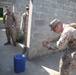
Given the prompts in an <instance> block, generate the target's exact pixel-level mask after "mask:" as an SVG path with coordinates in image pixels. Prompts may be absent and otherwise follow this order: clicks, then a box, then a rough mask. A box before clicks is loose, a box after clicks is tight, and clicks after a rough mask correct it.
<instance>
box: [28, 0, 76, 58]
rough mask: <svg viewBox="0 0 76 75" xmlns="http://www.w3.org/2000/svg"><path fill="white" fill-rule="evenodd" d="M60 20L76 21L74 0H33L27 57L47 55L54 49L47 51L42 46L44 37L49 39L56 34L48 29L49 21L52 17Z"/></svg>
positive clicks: (75, 3)
mask: <svg viewBox="0 0 76 75" xmlns="http://www.w3.org/2000/svg"><path fill="white" fill-rule="evenodd" d="M55 18H57V19H59V20H60V21H62V22H65V23H70V22H76V2H75V0H33V12H32V24H31V41H30V48H29V52H28V58H30V59H31V58H35V57H39V56H43V55H48V54H51V53H53V52H54V51H51V50H50V51H48V50H47V49H46V48H44V47H43V46H42V41H43V40H44V39H49V40H51V39H52V38H54V37H56V36H57V35H56V34H55V33H54V34H53V33H52V32H51V31H50V27H49V23H50V22H51V21H52V20H53V19H55Z"/></svg>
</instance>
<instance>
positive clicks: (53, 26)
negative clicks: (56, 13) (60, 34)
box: [49, 19, 60, 30]
mask: <svg viewBox="0 0 76 75" xmlns="http://www.w3.org/2000/svg"><path fill="white" fill-rule="evenodd" d="M59 22H60V21H59V20H58V19H54V20H53V21H51V23H50V25H49V26H50V27H51V30H54V29H55V27H56V26H57V24H58V23H59Z"/></svg>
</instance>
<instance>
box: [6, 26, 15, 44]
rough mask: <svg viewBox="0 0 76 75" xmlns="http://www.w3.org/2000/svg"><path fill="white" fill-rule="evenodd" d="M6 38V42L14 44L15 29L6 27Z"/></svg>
mask: <svg viewBox="0 0 76 75" xmlns="http://www.w3.org/2000/svg"><path fill="white" fill-rule="evenodd" d="M6 36H7V41H8V42H10V41H11V39H12V41H13V43H16V39H15V29H14V28H11V27H6Z"/></svg>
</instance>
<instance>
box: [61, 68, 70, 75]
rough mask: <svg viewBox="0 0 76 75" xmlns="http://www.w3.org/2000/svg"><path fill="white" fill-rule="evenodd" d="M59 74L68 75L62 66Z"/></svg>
mask: <svg viewBox="0 0 76 75" xmlns="http://www.w3.org/2000/svg"><path fill="white" fill-rule="evenodd" d="M60 75H69V71H68V70H66V69H63V68H62V69H61V73H60Z"/></svg>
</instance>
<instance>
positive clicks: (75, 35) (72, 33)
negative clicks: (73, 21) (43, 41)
mask: <svg viewBox="0 0 76 75" xmlns="http://www.w3.org/2000/svg"><path fill="white" fill-rule="evenodd" d="M53 41H54V40H53ZM66 45H68V46H69V48H68V49H67V50H66V53H65V54H64V56H63V57H62V59H61V61H60V66H59V69H60V75H69V74H70V73H71V72H72V71H73V70H75V69H76V29H75V28H73V27H65V28H64V29H63V32H62V33H61V36H60V38H59V40H58V41H57V43H56V46H53V45H52V46H53V47H52V48H53V49H61V48H62V47H64V46H66ZM50 47H51V45H50V46H49V48H50Z"/></svg>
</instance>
